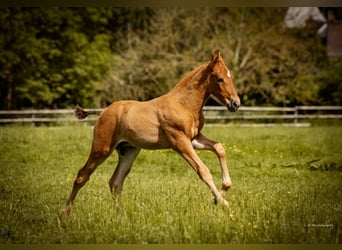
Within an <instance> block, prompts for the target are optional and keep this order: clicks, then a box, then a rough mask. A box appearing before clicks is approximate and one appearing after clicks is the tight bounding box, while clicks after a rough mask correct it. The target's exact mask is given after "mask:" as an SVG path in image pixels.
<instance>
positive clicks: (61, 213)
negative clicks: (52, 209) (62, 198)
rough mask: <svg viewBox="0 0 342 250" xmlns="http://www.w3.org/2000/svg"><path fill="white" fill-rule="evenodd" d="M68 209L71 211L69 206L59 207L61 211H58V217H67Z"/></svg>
mask: <svg viewBox="0 0 342 250" xmlns="http://www.w3.org/2000/svg"><path fill="white" fill-rule="evenodd" d="M70 211H71V206H65V207H63V208H62V209H61V211H60V212H59V218H60V219H61V220H67V219H68V218H69V215H70Z"/></svg>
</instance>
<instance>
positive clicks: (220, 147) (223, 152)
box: [214, 142, 226, 157]
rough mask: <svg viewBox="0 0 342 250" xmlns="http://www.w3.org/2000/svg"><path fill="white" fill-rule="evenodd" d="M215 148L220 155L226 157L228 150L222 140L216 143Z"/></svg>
mask: <svg viewBox="0 0 342 250" xmlns="http://www.w3.org/2000/svg"><path fill="white" fill-rule="evenodd" d="M214 149H215V151H216V153H217V155H218V156H219V157H226V150H225V149H224V147H223V145H222V144H221V143H220V142H218V143H216V144H215V145H214Z"/></svg>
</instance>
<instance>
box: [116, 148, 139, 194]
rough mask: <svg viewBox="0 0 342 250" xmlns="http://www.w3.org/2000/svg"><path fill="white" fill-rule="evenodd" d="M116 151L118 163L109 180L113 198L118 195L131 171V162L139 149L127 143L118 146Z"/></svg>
mask: <svg viewBox="0 0 342 250" xmlns="http://www.w3.org/2000/svg"><path fill="white" fill-rule="evenodd" d="M117 151H118V153H119V162H118V165H117V167H116V169H115V171H114V173H113V175H112V177H111V178H110V180H109V188H110V191H111V192H112V193H113V195H114V196H115V197H118V196H119V195H120V193H121V191H122V186H123V183H124V181H125V178H126V176H127V175H128V173H129V171H130V170H131V167H132V164H133V161H134V160H135V158H136V157H137V156H138V154H139V152H140V148H136V147H133V146H131V145H129V144H128V143H122V144H119V145H118V147H117Z"/></svg>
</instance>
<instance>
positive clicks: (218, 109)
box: [0, 106, 342, 124]
mask: <svg viewBox="0 0 342 250" xmlns="http://www.w3.org/2000/svg"><path fill="white" fill-rule="evenodd" d="M99 110H101V109H99ZM203 111H204V115H205V117H206V120H207V123H209V124H214V123H216V124H217V123H220V124H225V123H227V122H228V121H237V122H240V123H250V121H252V122H254V123H279V122H286V123H291V124H300V123H301V122H300V120H310V119H342V106H296V107H241V108H240V109H239V111H238V112H235V113H231V112H229V111H228V110H227V108H226V107H224V106H205V107H204V109H203ZM96 119H97V117H96V116H90V117H88V118H86V119H85V120H81V121H80V120H78V119H76V117H75V116H74V110H73V109H57V110H6V111H4V110H0V124H11V123H33V124H35V123H60V122H94V121H95V120H96Z"/></svg>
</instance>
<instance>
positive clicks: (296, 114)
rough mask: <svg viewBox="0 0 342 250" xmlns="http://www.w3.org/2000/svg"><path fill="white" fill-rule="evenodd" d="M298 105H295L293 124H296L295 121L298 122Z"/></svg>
mask: <svg viewBox="0 0 342 250" xmlns="http://www.w3.org/2000/svg"><path fill="white" fill-rule="evenodd" d="M298 109H299V108H298V106H295V112H294V121H293V122H294V124H296V125H297V123H298Z"/></svg>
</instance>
